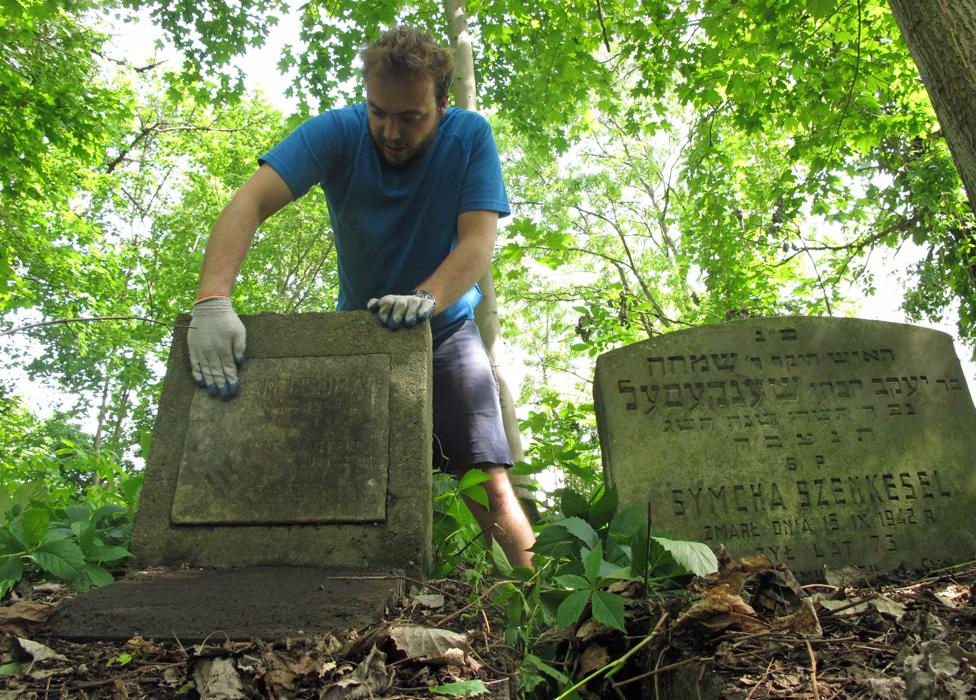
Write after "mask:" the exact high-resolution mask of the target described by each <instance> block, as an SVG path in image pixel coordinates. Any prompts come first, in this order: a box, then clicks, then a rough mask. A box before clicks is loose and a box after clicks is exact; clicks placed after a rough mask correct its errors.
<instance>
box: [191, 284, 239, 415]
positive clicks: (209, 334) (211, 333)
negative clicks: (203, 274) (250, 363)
mask: <svg viewBox="0 0 976 700" xmlns="http://www.w3.org/2000/svg"><path fill="white" fill-rule="evenodd" d="M244 339H245V331H244V324H243V323H241V319H239V318H238V317H237V314H235V313H234V309H233V308H232V307H231V305H230V299H228V298H227V297H223V296H214V297H207V298H205V299H201V300H199V301H197V302H194V304H193V318H192V319H191V321H190V330H189V332H188V333H187V336H186V340H187V343H188V344H189V346H190V367H191V368H192V370H193V378H194V379H195V380H196V381H197V384H199V385H200V386H202V387H206V389H207V391H209V392H210V395H211V396H217V395H218V394H219V395H220V398H222V399H224V400H225V401H226V400H227V399H229V398H232V397H234V396H237V366H238V365H239V364H241V363H242V362H244Z"/></svg>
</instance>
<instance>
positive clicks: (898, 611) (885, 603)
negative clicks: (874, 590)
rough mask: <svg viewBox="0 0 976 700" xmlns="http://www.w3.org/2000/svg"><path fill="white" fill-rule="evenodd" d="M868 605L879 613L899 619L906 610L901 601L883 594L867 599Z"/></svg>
mask: <svg viewBox="0 0 976 700" xmlns="http://www.w3.org/2000/svg"><path fill="white" fill-rule="evenodd" d="M868 605H870V606H871V607H872V608H874V609H875V610H877V611H878V612H879V613H881V614H883V615H889V616H891V617H893V618H895V619H896V620H899V621H900V620H901V619H902V618H903V617H904V616H905V612H906V610H907V608H905V606H904V605H902V604H901V603H899V602H897V601H894V600H892V599H891V598H888V597H887V596H883V595H880V596H878V597H877V598H874V599H873V600H870V601H868Z"/></svg>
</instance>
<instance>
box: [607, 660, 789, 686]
mask: <svg viewBox="0 0 976 700" xmlns="http://www.w3.org/2000/svg"><path fill="white" fill-rule="evenodd" d="M714 658H715V657H714V656H694V657H692V658H690V659H682V660H681V661H675V662H674V663H673V664H668V665H667V666H657V667H656V668H655V669H654V670H653V671H647V672H646V673H642V674H640V675H639V676H633V677H632V678H628V679H627V680H625V681H618V682H617V683H614V684H613V687H614V688H620V687H622V686H625V685H629V684H631V683H636V682H637V681H642V680H644V679H645V678H651V677H652V676H656V675H658V674H659V673H666V672H668V671H673V670H674V669H676V668H681V667H682V666H687V665H689V664H693V663H697V662H707V661H711V660H712V659H714ZM770 663H772V662H770Z"/></svg>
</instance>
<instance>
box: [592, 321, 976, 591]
mask: <svg viewBox="0 0 976 700" xmlns="http://www.w3.org/2000/svg"><path fill="white" fill-rule="evenodd" d="M594 399H595V404H596V412H597V422H598V426H599V431H600V443H601V447H602V451H603V463H604V470H605V476H606V479H607V481H608V483H610V484H611V485H613V486H615V487H616V488H617V490H618V492H619V495H620V498H621V502H622V504H623V505H631V504H635V503H650V505H651V509H652V518H653V525H652V527H653V529H654V530H655V531H663V532H667V533H669V534H671V535H673V536H675V537H680V538H684V539H689V540H698V541H703V542H706V543H708V544H710V545H712V546H713V547H716V548H717V547H718V546H719V545H720V544H723V543H724V544H726V545H728V547H729V550H730V552H731V553H732V555H733V556H743V555H747V554H750V553H753V552H756V551H759V552H762V553H765V554H767V555H768V556H769V557H770V558H771V559H773V560H774V561H776V562H779V563H783V564H786V565H787V566H789V567H790V568H791V569H793V571H794V572H796V574H797V575H798V577H799V578H801V579H802V580H817V579H821V578H822V576H823V571H824V567H825V566H830V567H834V566H843V565H848V564H856V565H859V566H862V567H865V568H868V569H870V570H890V569H893V568H895V567H897V566H898V565H900V564H905V565H907V566H911V567H928V568H936V567H940V566H944V565H950V564H954V563H959V562H962V561H967V560H970V559H972V558H973V557H974V555H976V527H974V525H976V521H974V518H973V513H974V512H976V468H974V467H976V449H974V448H976V410H974V407H973V402H972V399H971V398H970V395H969V390H968V388H967V385H966V381H965V379H964V377H963V374H962V370H961V367H960V365H959V360H958V358H957V357H956V355H955V352H954V350H953V346H952V340H951V338H950V337H949V336H948V335H946V334H944V333H941V332H938V331H933V330H928V329H924V328H919V327H913V326H909V325H904V324H894V323H885V322H880V321H864V320H859V319H848V318H810V317H798V318H765V319H748V320H741V321H733V322H729V323H726V324H719V325H714V326H706V327H702V328H696V329H690V330H684V331H678V332H674V333H669V334H666V335H663V336H660V337H657V338H653V339H651V340H647V341H643V342H641V343H637V344H635V345H631V346H628V347H625V348H620V349H618V350H614V351H611V352H608V353H605V354H604V355H601V356H600V357H599V358H598V360H597V367H596V380H595V383H594Z"/></svg>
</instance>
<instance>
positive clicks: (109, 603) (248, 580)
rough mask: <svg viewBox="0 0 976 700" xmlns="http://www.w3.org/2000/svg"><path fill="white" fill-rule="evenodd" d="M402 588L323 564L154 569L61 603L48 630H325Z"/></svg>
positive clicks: (378, 610) (113, 634) (89, 636)
mask: <svg viewBox="0 0 976 700" xmlns="http://www.w3.org/2000/svg"><path fill="white" fill-rule="evenodd" d="M402 586H403V579H402V578H400V577H398V576H396V575H394V574H389V575H387V574H386V573H385V572H376V571H362V570H348V569H344V570H338V569H325V568H319V567H250V568H242V569H220V570H213V569H203V570H201V569H194V570H171V569H155V570H150V571H144V572H140V573H137V574H134V575H131V576H129V577H127V578H124V579H121V580H119V581H116V582H115V583H113V584H110V585H108V586H105V587H103V588H98V589H95V590H93V591H89V592H87V593H83V594H81V595H78V596H76V597H75V598H72V599H71V600H67V601H65V602H63V603H61V605H60V606H59V607H58V613H57V615H56V616H55V617H54V618H53V619H52V621H51V623H50V625H49V627H48V629H47V636H50V637H57V638H61V639H73V640H79V641H97V640H122V641H124V640H127V639H130V638H132V637H133V636H135V635H141V636H142V637H143V638H145V639H156V640H161V639H172V638H174V637H175V638H177V639H179V640H180V641H181V642H184V643H194V642H200V641H202V640H204V639H206V638H207V637H210V639H211V640H214V641H218V642H219V641H223V640H224V639H225V638H229V639H232V640H249V639H265V640H270V639H281V638H284V637H298V636H310V635H320V634H326V633H329V632H339V631H341V630H345V629H348V628H350V627H361V626H364V625H368V624H370V623H373V622H375V621H377V620H379V619H380V618H381V617H382V616H383V612H384V609H385V608H386V607H387V606H388V605H392V604H393V603H395V602H396V600H397V598H398V597H399V596H400V595H401V594H402Z"/></svg>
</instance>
